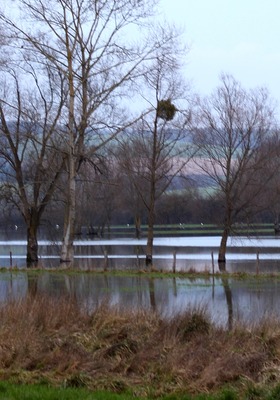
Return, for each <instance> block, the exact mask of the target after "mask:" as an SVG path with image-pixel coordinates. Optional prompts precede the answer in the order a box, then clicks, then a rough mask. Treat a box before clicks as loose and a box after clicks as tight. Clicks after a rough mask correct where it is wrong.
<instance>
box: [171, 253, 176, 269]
mask: <svg viewBox="0 0 280 400" xmlns="http://www.w3.org/2000/svg"><path fill="white" fill-rule="evenodd" d="M172 270H173V273H174V274H175V272H176V250H174V251H173V268H172Z"/></svg>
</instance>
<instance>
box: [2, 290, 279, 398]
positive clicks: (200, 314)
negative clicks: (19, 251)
mask: <svg viewBox="0 0 280 400" xmlns="http://www.w3.org/2000/svg"><path fill="white" fill-rule="evenodd" d="M0 321H1V325H0V379H1V380H2V381H8V382H9V384H10V385H12V386H9V387H8V388H7V387H6V389H5V385H7V384H6V383H2V384H1V385H0V398H5V399H10V398H11V399H12V398H13V399H17V398H18V397H16V395H14V397H8V391H7V390H8V389H9V390H12V388H13V387H14V388H17V387H18V386H17V385H19V384H20V385H22V384H40V387H43V388H44V390H45V392H46V391H47V390H54V389H52V388H57V390H58V393H60V397H54V396H56V395H55V394H54V392H53V397H38V398H40V399H44V398H46V399H47V398H51V399H55V398H59V399H63V398H65V399H68V398H69V399H72V398H74V397H62V394H61V393H62V392H61V390H64V389H69V390H70V389H71V390H72V389H75V390H76V389H82V390H84V392H82V391H81V396H79V398H81V399H83V398H85V399H91V398H94V399H96V400H98V397H96V396H95V397H87V396H91V395H90V393H89V392H86V391H85V390H86V389H87V390H90V391H94V392H96V391H109V392H110V393H113V394H114V393H115V394H118V395H121V397H120V398H124V399H125V398H149V399H152V398H159V397H165V398H168V399H169V400H176V399H243V398H244V399H270V400H272V399H279V398H280V386H278V385H277V384H278V381H279V379H280V323H278V322H275V321H265V322H263V323H262V324H259V325H258V326H254V327H251V328H248V327H242V326H235V327H234V328H233V329H232V330H231V331H227V330H226V329H222V328H217V327H216V326H214V325H213V324H212V323H211V321H210V319H209V317H208V315H207V312H206V311H205V310H204V309H203V308H200V309H196V310H194V309H193V310H186V311H185V312H184V313H182V314H181V315H179V316H178V315H177V316H176V317H174V318H169V319H164V318H162V317H160V316H158V315H157V314H155V313H152V312H150V311H149V312H147V311H139V310H138V311H135V312H134V311H131V310H119V309H116V308H112V307H108V306H107V305H106V304H101V305H99V306H97V307H95V308H94V309H91V310H88V309H83V308H82V307H80V306H78V303H77V301H75V300H73V299H69V298H63V299H61V298H59V299H56V298H49V297H43V296H40V297H28V298H26V299H24V300H22V301H19V302H14V303H9V304H8V305H6V306H3V307H2V308H1V309H0ZM14 385H16V386H14ZM23 388H24V387H21V390H22V393H23ZM5 390H6V394H5V397H4V396H2V397H1V391H2V393H5ZM27 390H28V389H27ZM29 390H31V388H29ZM75 390H74V392H75ZM67 395H68V394H67ZM125 395H126V396H128V397H125ZM206 395H207V396H206ZM210 395H211V396H210ZM46 396H47V394H46ZM65 396H66V394H65ZM69 396H70V391H69ZM82 396H85V397H82ZM166 396H167V397H166ZM190 396H195V397H190ZM197 396H199V397H197ZM277 396H278V397H277ZM24 398H25V397H23V395H22V397H21V399H24ZM26 398H32V399H36V397H35V395H34V396H33V397H32V396H29V397H26ZM76 398H77V397H76ZM106 399H109V397H106Z"/></svg>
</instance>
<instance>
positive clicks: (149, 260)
mask: <svg viewBox="0 0 280 400" xmlns="http://www.w3.org/2000/svg"><path fill="white" fill-rule="evenodd" d="M157 120H158V116H157V115H156V118H155V121H154V132H153V152H152V159H151V177H150V201H149V207H148V210H149V214H148V237H147V247H146V267H150V268H152V266H153V245H154V223H155V199H156V158H157V139H158V136H157Z"/></svg>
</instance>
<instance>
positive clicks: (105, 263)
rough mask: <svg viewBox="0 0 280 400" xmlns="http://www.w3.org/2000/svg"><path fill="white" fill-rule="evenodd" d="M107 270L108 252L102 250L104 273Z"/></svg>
mask: <svg viewBox="0 0 280 400" xmlns="http://www.w3.org/2000/svg"><path fill="white" fill-rule="evenodd" d="M107 269H108V251H107V250H104V272H106V271H107Z"/></svg>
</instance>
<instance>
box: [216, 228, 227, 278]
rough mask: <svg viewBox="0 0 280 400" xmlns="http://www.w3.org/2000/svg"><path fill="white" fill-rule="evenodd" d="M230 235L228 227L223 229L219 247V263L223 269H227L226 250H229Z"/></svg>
mask: <svg viewBox="0 0 280 400" xmlns="http://www.w3.org/2000/svg"><path fill="white" fill-rule="evenodd" d="M228 236H229V229H228V228H227V227H226V228H225V229H224V230H223V234H222V239H221V243H220V248H219V257H218V264H219V269H220V270H221V271H225V269H226V251H227V240H228Z"/></svg>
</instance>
